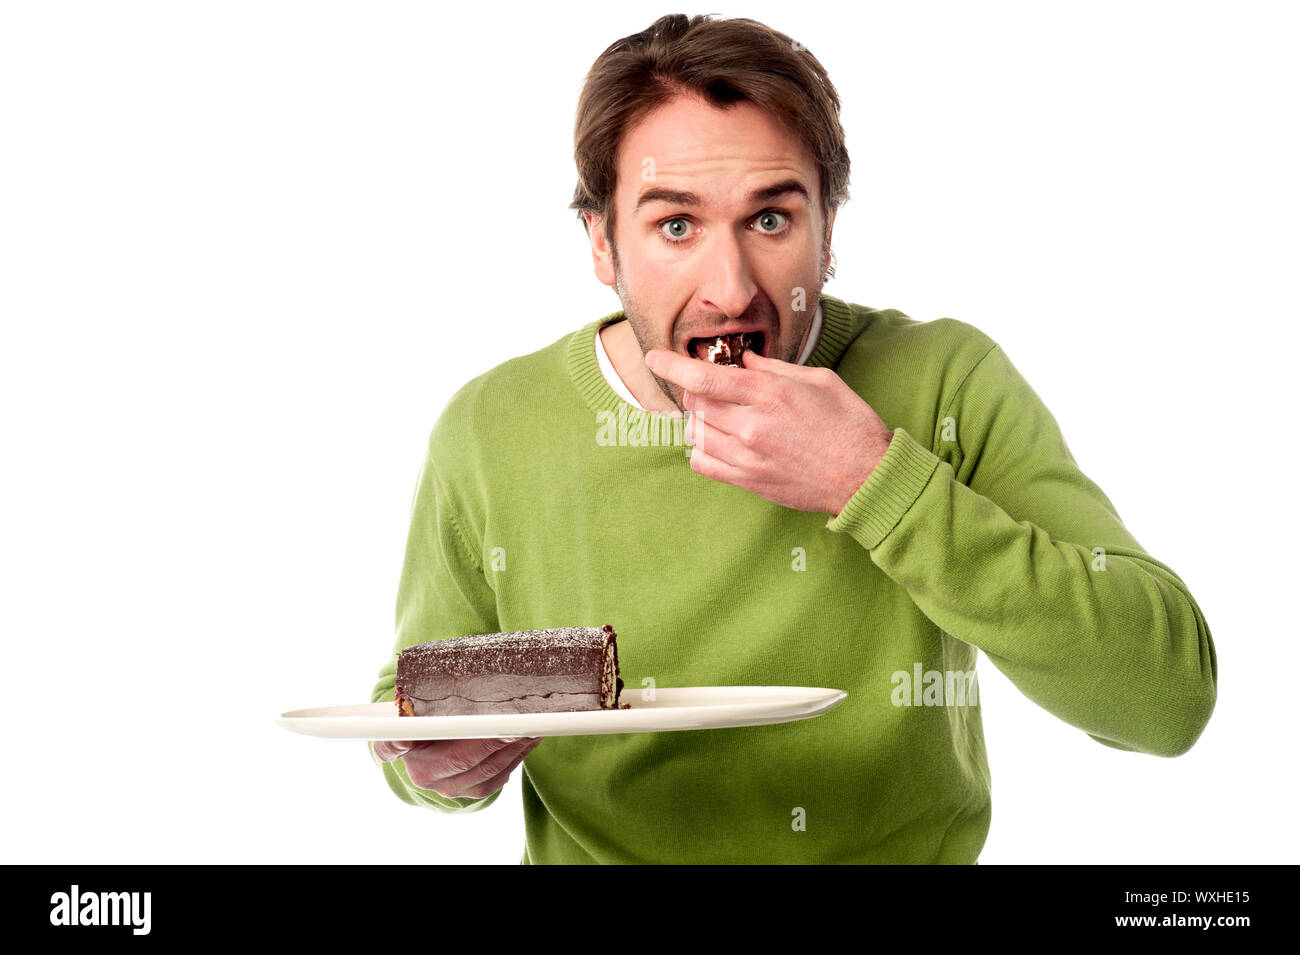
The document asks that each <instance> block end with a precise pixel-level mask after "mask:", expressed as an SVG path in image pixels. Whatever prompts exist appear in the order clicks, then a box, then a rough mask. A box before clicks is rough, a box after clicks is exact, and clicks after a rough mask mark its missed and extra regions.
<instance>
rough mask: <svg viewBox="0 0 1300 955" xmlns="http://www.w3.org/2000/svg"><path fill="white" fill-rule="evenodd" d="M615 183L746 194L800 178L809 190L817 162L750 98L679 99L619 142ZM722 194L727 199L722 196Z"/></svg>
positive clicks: (700, 193) (632, 188)
mask: <svg viewBox="0 0 1300 955" xmlns="http://www.w3.org/2000/svg"><path fill="white" fill-rule="evenodd" d="M618 165H619V170H618V180H619V182H620V184H621V185H623V187H624V188H623V189H622V190H621V191H623V192H624V194H625V195H626V194H627V193H628V192H632V193H633V194H635V195H637V196H638V200H637V201H636V205H637V206H639V205H642V204H643V203H642V202H641V201H640V198H639V197H640V195H641V193H642V192H645V191H646V190H647V188H650V187H654V186H660V187H663V188H665V189H673V190H679V191H690V192H692V193H695V194H696V196H697V197H699V198H702V199H705V200H706V201H707V200H708V198H709V197H708V196H707V195H705V193H706V192H712V193H714V194H721V193H725V194H726V196H725V197H726V198H728V199H730V198H732V197H735V198H749V197H750V194H751V193H752V192H753V191H755V190H758V189H762V188H764V187H766V186H770V185H772V184H774V183H776V182H778V181H788V180H796V181H798V182H799V183H800V184H801V185H802V188H803V191H805V192H806V193H807V194H811V193H812V191H813V186H814V185H815V183H816V177H817V173H816V167H815V166H814V164H813V162H812V158H811V157H810V156H809V155H808V154H807V152H806V150H805V148H804V146H803V143H802V142H800V140H799V138H798V137H797V136H795V135H793V134H792V133H791V132H790V131H789V130H788V129H786V128H785V126H783V125H782V124H781V123H780V122H779V121H777V119H776V118H775V117H773V116H772V115H771V114H769V113H767V112H766V111H765V110H763V109H761V108H760V107H758V106H756V105H755V104H753V103H749V102H747V101H743V100H742V101H739V102H736V103H733V104H731V105H730V106H729V107H728V108H726V109H723V108H721V107H717V106H714V105H713V104H711V103H708V102H706V101H703V100H700V99H699V98H696V97H686V96H679V97H676V98H675V99H673V100H670V101H669V102H668V103H666V104H664V105H663V106H661V107H659V108H657V109H655V110H653V111H651V112H650V113H648V114H647V115H646V116H644V117H642V118H641V120H640V121H639V122H637V123H635V124H633V125H632V126H631V128H629V129H628V130H627V132H626V134H625V135H624V137H623V142H622V143H621V144H620V147H619V156H618ZM718 198H723V196H722V195H718Z"/></svg>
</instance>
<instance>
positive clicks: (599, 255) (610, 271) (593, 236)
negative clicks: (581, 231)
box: [582, 211, 618, 288]
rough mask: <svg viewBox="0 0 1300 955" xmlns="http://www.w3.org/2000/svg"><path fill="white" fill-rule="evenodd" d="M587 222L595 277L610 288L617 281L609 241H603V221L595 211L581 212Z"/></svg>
mask: <svg viewBox="0 0 1300 955" xmlns="http://www.w3.org/2000/svg"><path fill="white" fill-rule="evenodd" d="M582 215H583V217H584V218H585V219H586V222H587V238H589V239H590V240H591V261H592V265H593V266H594V267H595V270H596V278H598V279H599V280H600V283H601V284H602V285H608V286H610V287H611V288H612V287H613V286H614V284H615V283H616V282H617V281H618V278H617V277H616V276H615V274H614V260H613V258H612V257H611V256H610V249H609V243H608V242H607V241H605V223H604V222H603V221H602V220H601V217H600V214H599V213H596V212H591V211H586V212H583V214H582Z"/></svg>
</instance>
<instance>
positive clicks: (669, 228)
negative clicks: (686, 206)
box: [659, 219, 691, 242]
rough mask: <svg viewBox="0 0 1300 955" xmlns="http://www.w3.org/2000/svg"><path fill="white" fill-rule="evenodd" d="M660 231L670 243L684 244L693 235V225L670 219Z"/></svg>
mask: <svg viewBox="0 0 1300 955" xmlns="http://www.w3.org/2000/svg"><path fill="white" fill-rule="evenodd" d="M678 226H680V228H677V227H678ZM659 231H660V232H662V233H663V236H664V238H665V239H667V240H668V241H669V242H683V241H685V239H686V237H687V236H688V235H690V234H691V224H690V223H689V222H687V221H686V220H685V219H669V220H668V221H667V222H665V223H664V224H663V225H662V226H660V227H659Z"/></svg>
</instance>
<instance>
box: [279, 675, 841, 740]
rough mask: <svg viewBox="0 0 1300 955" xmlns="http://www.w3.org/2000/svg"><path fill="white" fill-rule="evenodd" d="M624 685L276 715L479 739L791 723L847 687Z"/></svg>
mask: <svg viewBox="0 0 1300 955" xmlns="http://www.w3.org/2000/svg"><path fill="white" fill-rule="evenodd" d="M642 692H643V691H641V690H635V689H633V690H624V691H623V695H622V696H621V697H620V700H619V702H621V703H628V704H631V708H630V709H626V710H581V711H578V712H576V713H494V714H491V715H483V716H398V715H397V712H396V707H395V706H394V704H392V703H359V704H355V705H352V706H322V707H317V708H315V709H309V710H290V711H289V712H288V713H282V714H280V716H279V717H278V718H277V719H276V722H277V723H279V724H280V725H281V726H283V727H284V728H285V729H287V730H290V731H292V732H294V733H303V734H305V735H307V736H319V737H322V738H324V739H351V740H381V739H401V740H406V739H480V738H488V737H494V736H591V735H597V734H603V733H661V732H666V731H670V730H707V729H723V728H726V727H732V726H761V725H763V724H764V723H790V722H793V721H794V720H806V719H811V718H812V717H814V716H821V715H822V714H823V713H828V712H830V711H831V710H833V709H835V707H837V706H839V705H840V703H841V702H843V700H844V698H845V697H846V696H848V694H847V693H846V692H845V691H843V690H829V689H826V688H825V687H815V686H684V687H673V688H667V689H665V688H662V687H661V688H656V689H655V691H654V693H655V698H654V699H653V700H643V699H641V694H642Z"/></svg>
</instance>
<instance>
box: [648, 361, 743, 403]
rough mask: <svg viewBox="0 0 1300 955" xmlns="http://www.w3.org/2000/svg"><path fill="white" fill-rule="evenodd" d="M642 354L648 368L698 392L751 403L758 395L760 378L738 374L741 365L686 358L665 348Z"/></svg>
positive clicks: (689, 389)
mask: <svg viewBox="0 0 1300 955" xmlns="http://www.w3.org/2000/svg"><path fill="white" fill-rule="evenodd" d="M645 357H646V367H647V368H649V369H650V371H651V372H653V373H654V374H656V375H658V376H659V377H660V378H665V379H667V380H668V381H671V382H673V383H674V384H678V385H681V386H682V387H683V388H685V389H686V390H687V391H693V392H695V393H696V394H697V395H706V396H708V397H710V398H718V399H721V400H723V401H731V402H734V403H736V404H741V405H748V404H754V402H755V400H756V399H757V397H758V395H759V392H758V390H757V389H758V387H759V382H758V381H757V380H756V379H755V378H754V377H753V376H749V375H742V374H739V372H740V371H744V370H745V369H743V368H741V369H737V368H733V367H731V366H729V365H715V364H713V362H709V361H701V360H700V359H698V358H687V357H686V356H685V355H679V354H677V353H676V352H671V351H668V349H666V348H652V349H650V351H648V352H646V356H645Z"/></svg>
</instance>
